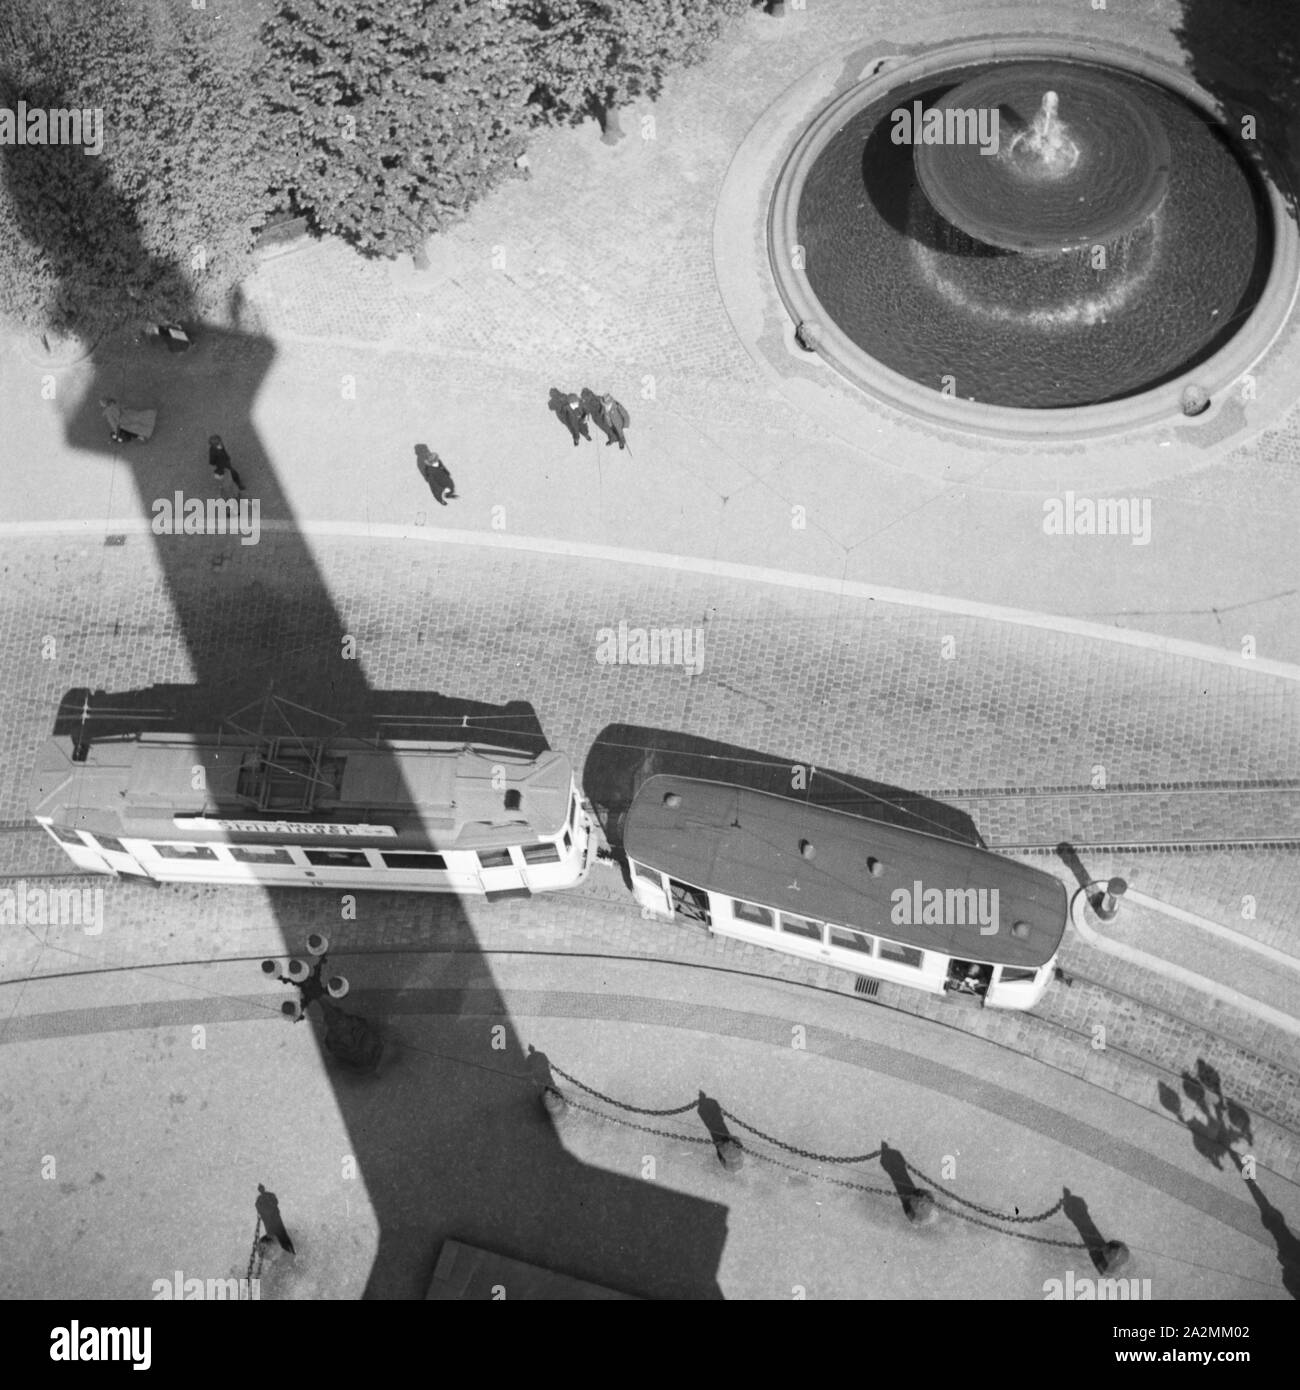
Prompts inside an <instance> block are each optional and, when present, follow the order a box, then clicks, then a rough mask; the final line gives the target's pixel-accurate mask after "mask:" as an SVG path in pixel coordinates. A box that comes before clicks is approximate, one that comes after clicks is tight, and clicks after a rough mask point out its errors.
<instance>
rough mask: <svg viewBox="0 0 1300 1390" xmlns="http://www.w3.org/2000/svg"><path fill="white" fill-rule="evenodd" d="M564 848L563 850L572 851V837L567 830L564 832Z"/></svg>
mask: <svg viewBox="0 0 1300 1390" xmlns="http://www.w3.org/2000/svg"><path fill="white" fill-rule="evenodd" d="M564 848H565V849H572V848H573V838H572V836H571V835H570V834H569V832H568V831H567V830H566V831H565V832H564Z"/></svg>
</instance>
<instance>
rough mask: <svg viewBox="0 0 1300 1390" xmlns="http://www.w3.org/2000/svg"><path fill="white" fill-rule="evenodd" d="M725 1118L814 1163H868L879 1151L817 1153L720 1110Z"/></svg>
mask: <svg viewBox="0 0 1300 1390" xmlns="http://www.w3.org/2000/svg"><path fill="white" fill-rule="evenodd" d="M722 1113H723V1114H724V1115H725V1116H726V1117H727V1119H729V1120H730V1121H731V1123H732V1124H734V1125H739V1126H740V1128H741V1129H743V1130H747V1131H748V1132H749V1133H750V1134H756V1135H757V1136H758V1137H759V1138H760V1139H762V1140H763V1142H764V1143H767V1144H771V1145H772V1146H773V1147H774V1148H778V1149H784V1150H785V1151H786V1153H791V1154H797V1155H798V1157H800V1158H807V1159H810V1160H811V1161H812V1162H814V1163H870V1162H871V1160H872V1159H873V1158H879V1157H880V1153H881V1151H880V1150H879V1149H874V1150H873V1151H872V1152H871V1153H869V1154H850V1155H849V1156H848V1157H847V1158H841V1157H839V1156H838V1155H836V1154H819V1153H816V1152H814V1151H813V1150H812V1149H800V1148H797V1147H796V1146H795V1145H794V1144H787V1143H786V1142H785V1140H784V1139H776V1138H773V1136H772V1135H770V1134H764V1133H763V1131H762V1130H761V1129H755V1128H754V1126H753V1125H750V1124H746V1123H745V1121H744V1120H742V1119H741V1118H740V1116H739V1115H733V1114H732V1113H731V1111H730V1110H723V1112H722Z"/></svg>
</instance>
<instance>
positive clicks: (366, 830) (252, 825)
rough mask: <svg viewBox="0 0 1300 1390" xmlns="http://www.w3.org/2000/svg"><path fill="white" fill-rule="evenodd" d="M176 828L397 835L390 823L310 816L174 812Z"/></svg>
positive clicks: (316, 833) (314, 833)
mask: <svg viewBox="0 0 1300 1390" xmlns="http://www.w3.org/2000/svg"><path fill="white" fill-rule="evenodd" d="M172 824H173V825H174V826H176V827H177V829H179V830H233V831H236V832H238V833H241V834H248V835H355V836H357V837H358V838H364V839H370V838H373V837H376V836H378V837H381V838H386V839H396V838H397V830H396V828H395V827H394V826H391V825H343V824H341V823H340V822H337V821H319V820H317V821H313V820H220V819H218V818H217V817H215V816H173V817H172Z"/></svg>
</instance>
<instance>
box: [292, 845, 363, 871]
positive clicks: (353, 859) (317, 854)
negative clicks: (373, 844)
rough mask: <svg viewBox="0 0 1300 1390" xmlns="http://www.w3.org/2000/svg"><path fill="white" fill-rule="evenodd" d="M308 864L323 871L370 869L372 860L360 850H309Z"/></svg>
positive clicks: (307, 852) (307, 853)
mask: <svg viewBox="0 0 1300 1390" xmlns="http://www.w3.org/2000/svg"><path fill="white" fill-rule="evenodd" d="M305 853H306V855H307V862H308V863H309V864H315V865H317V866H319V867H320V868H322V869H368V868H369V867H370V860H369V859H367V858H366V856H365V854H364V852H363V851H361V850H359V849H309V850H307V851H305Z"/></svg>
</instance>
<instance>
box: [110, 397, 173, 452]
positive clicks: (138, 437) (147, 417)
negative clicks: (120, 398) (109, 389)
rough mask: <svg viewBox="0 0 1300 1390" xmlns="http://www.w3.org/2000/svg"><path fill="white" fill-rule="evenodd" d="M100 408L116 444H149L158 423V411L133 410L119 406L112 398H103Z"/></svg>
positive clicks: (111, 437)
mask: <svg viewBox="0 0 1300 1390" xmlns="http://www.w3.org/2000/svg"><path fill="white" fill-rule="evenodd" d="M99 408H100V410H101V411H102V412H103V415H104V421H105V423H106V424H107V425H108V434H109V438H110V439H112V441H113V443H114V444H147V443H148V442H149V440H150V438H151V437H152V435H153V432H154V426H155V425H157V423H158V412H157V411H156V410H132V409H131V408H130V407H129V406H124V405H119V404H118V403H117V401H116V400H114V398H113V397H112V396H101V397H100V401H99Z"/></svg>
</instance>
